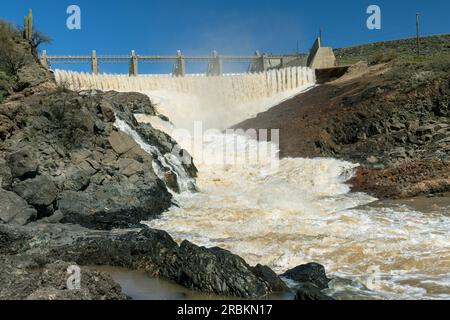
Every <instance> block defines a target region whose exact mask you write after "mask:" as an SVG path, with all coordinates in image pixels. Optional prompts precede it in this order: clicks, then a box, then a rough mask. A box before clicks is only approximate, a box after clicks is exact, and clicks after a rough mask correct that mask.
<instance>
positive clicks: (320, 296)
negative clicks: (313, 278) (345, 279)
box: [294, 282, 334, 301]
mask: <svg viewBox="0 0 450 320" xmlns="http://www.w3.org/2000/svg"><path fill="white" fill-rule="evenodd" d="M296 291H297V292H296V294H295V298H294V300H296V301H317V300H334V299H333V298H331V297H329V296H327V295H326V294H324V293H323V292H322V291H321V290H320V289H319V288H318V287H317V286H316V285H314V284H312V283H310V282H306V283H302V284H300V286H299V287H298V288H297V290H296Z"/></svg>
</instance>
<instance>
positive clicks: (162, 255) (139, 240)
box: [0, 224, 281, 298]
mask: <svg viewBox="0 0 450 320" xmlns="http://www.w3.org/2000/svg"><path fill="white" fill-rule="evenodd" d="M31 238H33V241H30V239H31ZM2 239H4V240H3V241H2ZM0 254H4V255H7V256H8V257H9V259H13V260H16V261H22V264H23V265H28V266H30V267H31V266H33V268H36V267H42V266H46V265H48V264H51V263H54V262H57V261H66V262H71V263H72V264H73V263H75V264H77V265H80V266H94V265H100V266H103V265H107V266H119V267H126V268H130V269H135V270H145V271H146V272H148V273H149V275H151V276H154V277H162V278H164V279H168V280H171V281H174V282H177V283H179V284H181V285H183V286H186V287H188V288H191V289H194V290H198V291H202V292H207V293H214V294H219V295H225V296H235V297H243V298H258V297H263V296H266V295H268V294H270V293H271V292H272V291H277V290H279V289H280V288H279V286H274V285H273V284H274V283H279V282H280V281H281V280H280V279H277V277H276V276H274V275H273V274H270V277H268V276H267V275H268V274H269V271H268V270H267V269H266V271H265V272H264V274H261V272H257V271H255V269H254V268H252V267H250V266H249V265H248V264H247V263H246V262H245V261H244V260H243V259H241V258H240V257H238V256H236V255H233V254H232V253H230V252H228V251H226V250H222V249H220V248H212V249H207V248H201V247H198V246H196V245H193V244H191V243H189V242H187V241H185V242H183V243H182V244H181V245H180V246H178V245H177V243H176V242H175V241H173V239H172V238H171V237H170V236H169V235H168V234H167V233H166V232H163V231H158V230H153V229H149V228H144V229H142V230H140V231H125V230H123V231H92V230H88V229H84V228H81V227H78V226H71V225H60V224H33V225H29V226H25V227H13V226H9V225H0ZM263 268H264V269H265V267H258V269H260V270H261V269H263ZM28 269H29V268H27V270H28Z"/></svg>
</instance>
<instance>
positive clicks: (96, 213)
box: [58, 178, 172, 229]
mask: <svg viewBox="0 0 450 320" xmlns="http://www.w3.org/2000/svg"><path fill="white" fill-rule="evenodd" d="M155 179H156V180H154V181H153V182H149V183H140V184H132V183H130V182H129V181H126V180H122V181H111V182H109V183H106V184H104V185H90V186H89V188H88V189H86V191H79V192H73V191H65V192H63V193H62V194H61V196H60V199H59V201H58V209H59V210H60V211H61V212H62V214H63V215H64V218H63V222H64V223H78V224H80V225H82V226H85V227H89V228H96V229H112V228H128V227H133V226H139V225H140V222H141V221H144V220H150V219H153V218H155V217H157V216H158V215H159V214H160V213H161V212H163V211H164V210H167V209H168V208H169V206H170V205H171V199H172V195H171V194H170V193H169V192H168V191H167V189H166V188H165V186H164V184H163V183H162V182H161V181H160V180H159V179H157V178H155Z"/></svg>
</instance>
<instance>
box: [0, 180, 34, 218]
mask: <svg viewBox="0 0 450 320" xmlns="http://www.w3.org/2000/svg"><path fill="white" fill-rule="evenodd" d="M36 215H37V212H36V210H35V209H33V208H31V207H30V206H29V205H28V204H27V202H26V201H25V200H23V199H22V198H21V197H19V196H18V195H17V194H15V193H14V192H10V191H6V190H3V189H0V222H1V223H9V224H17V225H25V224H27V223H28V222H30V221H31V220H33V219H35V218H36Z"/></svg>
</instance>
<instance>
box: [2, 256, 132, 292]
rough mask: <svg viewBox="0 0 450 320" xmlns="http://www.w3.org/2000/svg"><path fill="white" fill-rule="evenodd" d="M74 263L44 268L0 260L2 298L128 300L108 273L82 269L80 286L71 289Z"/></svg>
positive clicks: (56, 262)
mask: <svg viewBox="0 0 450 320" xmlns="http://www.w3.org/2000/svg"><path fill="white" fill-rule="evenodd" d="M72 265H73V263H67V262H63V261H55V262H52V263H49V264H46V265H44V266H42V267H40V266H39V267H38V265H33V264H31V265H26V264H24V263H23V261H22V262H21V261H17V260H14V259H4V260H2V261H0V283H1V284H2V285H1V286H0V300H125V299H126V296H125V295H124V294H123V293H122V289H121V288H120V286H119V285H118V284H117V283H115V282H114V280H113V279H112V278H111V277H110V276H109V275H108V274H105V273H102V272H97V271H94V270H90V269H87V268H81V270H80V275H81V277H80V280H81V281H80V286H79V288H68V283H67V281H68V278H69V274H68V270H70V269H69V267H70V266H72Z"/></svg>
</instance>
